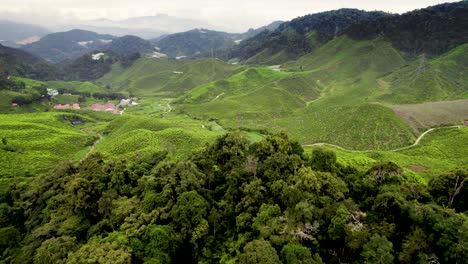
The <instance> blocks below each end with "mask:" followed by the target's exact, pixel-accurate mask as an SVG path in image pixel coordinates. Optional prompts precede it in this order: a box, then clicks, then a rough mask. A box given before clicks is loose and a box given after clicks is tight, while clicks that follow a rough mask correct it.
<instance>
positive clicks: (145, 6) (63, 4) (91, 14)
mask: <svg viewBox="0 0 468 264" xmlns="http://www.w3.org/2000/svg"><path fill="white" fill-rule="evenodd" d="M444 2H455V1H439V0H289V1H288V0H0V19H1V18H7V19H8V18H10V19H11V18H16V20H18V19H22V20H25V21H24V22H32V23H38V22H40V23H42V24H48V25H53V24H54V23H64V22H65V23H66V22H73V23H75V22H76V21H78V20H91V19H98V18H107V19H113V20H115V19H124V18H128V17H136V16H149V15H156V14H168V15H170V16H175V17H182V18H191V19H198V20H203V21H207V22H208V23H210V24H212V25H216V27H217V28H223V29H225V30H230V31H245V30H246V29H248V28H250V27H259V26H262V25H265V24H267V23H269V22H272V21H274V20H290V19H292V18H294V17H297V16H302V15H305V14H309V13H316V12H320V11H327V10H333V9H338V8H344V7H352V8H359V9H365V10H382V11H388V12H392V13H402V12H405V11H409V10H413V9H418V8H423V7H427V6H430V5H435V4H439V3H444ZM26 20H27V21H26ZM46 22H47V23H46Z"/></svg>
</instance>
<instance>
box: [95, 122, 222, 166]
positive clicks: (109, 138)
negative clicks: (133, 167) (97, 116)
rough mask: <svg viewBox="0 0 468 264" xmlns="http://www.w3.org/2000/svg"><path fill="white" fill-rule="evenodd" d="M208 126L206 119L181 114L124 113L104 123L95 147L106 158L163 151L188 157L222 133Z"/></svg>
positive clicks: (171, 154) (175, 155) (177, 156)
mask: <svg viewBox="0 0 468 264" xmlns="http://www.w3.org/2000/svg"><path fill="white" fill-rule="evenodd" d="M210 128H211V125H210V123H209V122H201V121H196V120H192V119H190V118H187V117H182V116H173V117H166V118H164V119H163V118H159V117H155V116H147V115H130V114H127V115H124V116H121V117H118V118H116V119H115V120H113V121H112V122H110V123H109V124H108V125H107V127H106V128H105V136H104V138H103V140H102V141H100V142H99V144H97V145H96V150H97V151H100V152H102V153H104V154H105V155H106V156H109V157H118V156H127V157H134V156H141V155H147V154H152V153H156V152H158V151H164V150H167V151H168V152H169V155H170V157H172V158H180V157H187V156H188V155H189V154H191V153H192V152H193V151H195V150H198V149H201V148H202V147H203V146H204V145H205V144H206V143H208V142H210V141H212V140H214V139H215V138H216V137H217V136H219V135H221V134H222V133H223V132H222V131H215V130H213V129H210ZM212 130H213V131H212Z"/></svg>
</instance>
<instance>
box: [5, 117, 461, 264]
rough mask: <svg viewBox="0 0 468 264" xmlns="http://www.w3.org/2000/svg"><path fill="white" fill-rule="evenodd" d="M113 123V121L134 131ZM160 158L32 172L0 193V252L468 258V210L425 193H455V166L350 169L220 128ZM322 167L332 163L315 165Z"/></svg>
mask: <svg viewBox="0 0 468 264" xmlns="http://www.w3.org/2000/svg"><path fill="white" fill-rule="evenodd" d="M119 125H120V124H119V123H114V124H113V126H115V127H114V129H123V130H126V129H130V127H126V125H122V126H121V127H120V128H117V127H118V126H119ZM147 125H148V126H152V125H154V124H150V123H148V124H147ZM8 144H9V143H8ZM164 157H165V154H164V153H159V154H156V153H155V154H154V155H148V156H135V157H133V158H129V157H126V158H114V159H106V158H105V157H104V156H102V155H101V154H99V153H93V154H90V155H88V156H87V157H86V158H85V159H84V160H83V161H81V162H80V163H79V164H77V165H73V164H65V165H61V166H59V167H57V168H56V169H55V170H54V171H51V172H50V173H48V174H46V175H43V176H39V177H37V178H35V179H33V180H31V181H30V182H29V183H23V184H16V183H15V182H11V183H10V184H9V185H8V187H6V188H3V189H1V193H0V194H1V195H0V233H1V236H0V237H1V238H2V239H0V247H1V250H2V252H4V253H3V255H2V256H1V258H2V260H5V261H8V262H13V263H18V262H24V263H29V262H33V263H90V262H91V263H131V262H138V263H141V262H145V263H188V262H202V263H212V262H223V263H229V262H239V263H281V262H284V263H330V262H337V263H354V262H356V263H357V262H359V263H393V262H394V261H395V260H396V259H398V260H400V261H401V262H404V263H414V262H415V263H417V262H420V261H427V260H428V259H432V260H435V261H439V262H444V263H463V260H465V259H466V257H467V255H466V250H464V245H465V244H466V243H467V241H468V218H467V217H466V216H465V215H464V214H463V213H458V212H457V211H461V210H463V209H462V206H463V204H462V203H458V204H457V203H455V202H454V203H453V205H454V208H456V210H457V211H455V210H453V209H448V208H444V207H442V206H440V205H438V204H437V203H435V202H433V201H437V202H442V203H444V200H443V199H446V198H444V197H443V196H444V195H445V193H444V192H445V190H448V193H447V195H451V194H453V192H452V193H451V190H450V188H451V187H450V186H451V185H452V182H451V181H453V180H454V176H456V175H459V176H460V175H465V174H463V173H464V172H463V171H455V172H451V173H447V174H444V175H442V176H440V177H439V178H435V179H434V180H433V181H431V183H430V185H429V187H427V186H426V185H424V184H421V183H418V182H416V181H414V180H413V179H412V178H411V177H408V176H407V175H405V173H404V171H403V170H402V169H401V168H399V167H398V166H396V165H395V164H394V163H391V162H380V163H376V164H374V165H373V166H371V168H369V169H362V168H361V169H357V168H353V167H350V166H343V165H342V164H340V163H339V162H335V156H334V154H331V153H329V152H326V151H325V152H323V151H322V152H318V151H316V152H315V157H316V158H315V159H313V160H314V162H313V163H311V160H310V158H309V157H308V155H305V154H304V151H303V149H302V148H301V147H300V145H298V143H297V142H295V141H291V140H289V138H288V137H287V136H286V135H285V134H272V135H269V136H267V137H266V138H265V139H263V140H262V141H260V142H257V143H249V140H248V139H247V138H245V134H242V133H227V134H225V135H223V136H222V137H220V138H218V139H217V140H215V141H214V142H213V143H212V144H209V145H207V146H206V147H205V148H204V149H203V150H201V151H198V152H195V153H192V154H191V155H190V156H188V157H187V158H185V159H181V158H179V159H177V160H172V161H168V160H164V159H165V158H164ZM317 157H323V159H318V158H317ZM338 157H339V156H338ZM330 164H333V171H331V172H330V171H328V172H325V171H315V170H314V169H313V167H312V165H313V166H314V167H317V168H326V167H327V166H328V167H330ZM459 180H460V178H459ZM436 190H442V192H438V191H436ZM460 194H462V193H460ZM463 195H464V193H463ZM460 197H461V198H463V197H462V196H460ZM457 198H458V197H457ZM455 201H457V200H456V199H455ZM460 201H462V200H460Z"/></svg>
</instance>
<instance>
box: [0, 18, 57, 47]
mask: <svg viewBox="0 0 468 264" xmlns="http://www.w3.org/2000/svg"><path fill="white" fill-rule="evenodd" d="M49 33H50V31H49V30H47V29H45V28H43V27H39V26H35V25H29V24H23V23H17V22H12V21H7V20H0V44H2V45H4V46H10V47H19V46H21V45H24V44H29V43H31V42H34V41H37V40H39V39H40V38H41V37H42V36H45V35H47V34H49Z"/></svg>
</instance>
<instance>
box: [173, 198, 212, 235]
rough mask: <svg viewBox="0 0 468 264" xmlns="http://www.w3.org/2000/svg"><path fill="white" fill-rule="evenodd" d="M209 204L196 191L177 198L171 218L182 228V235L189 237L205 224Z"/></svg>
mask: <svg viewBox="0 0 468 264" xmlns="http://www.w3.org/2000/svg"><path fill="white" fill-rule="evenodd" d="M208 206H209V204H208V202H207V201H206V200H205V198H203V197H202V196H201V195H200V194H198V193H197V192H196V191H190V192H185V193H183V194H181V195H180V196H179V197H178V198H177V203H176V204H175V205H174V207H173V208H172V210H171V216H172V219H173V220H174V222H175V223H177V225H178V226H180V228H181V231H180V232H181V235H182V236H183V237H186V236H188V235H189V234H190V233H191V231H192V230H194V229H195V227H197V226H198V225H199V224H200V223H202V222H203V220H204V218H205V216H206V214H207V211H208Z"/></svg>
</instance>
